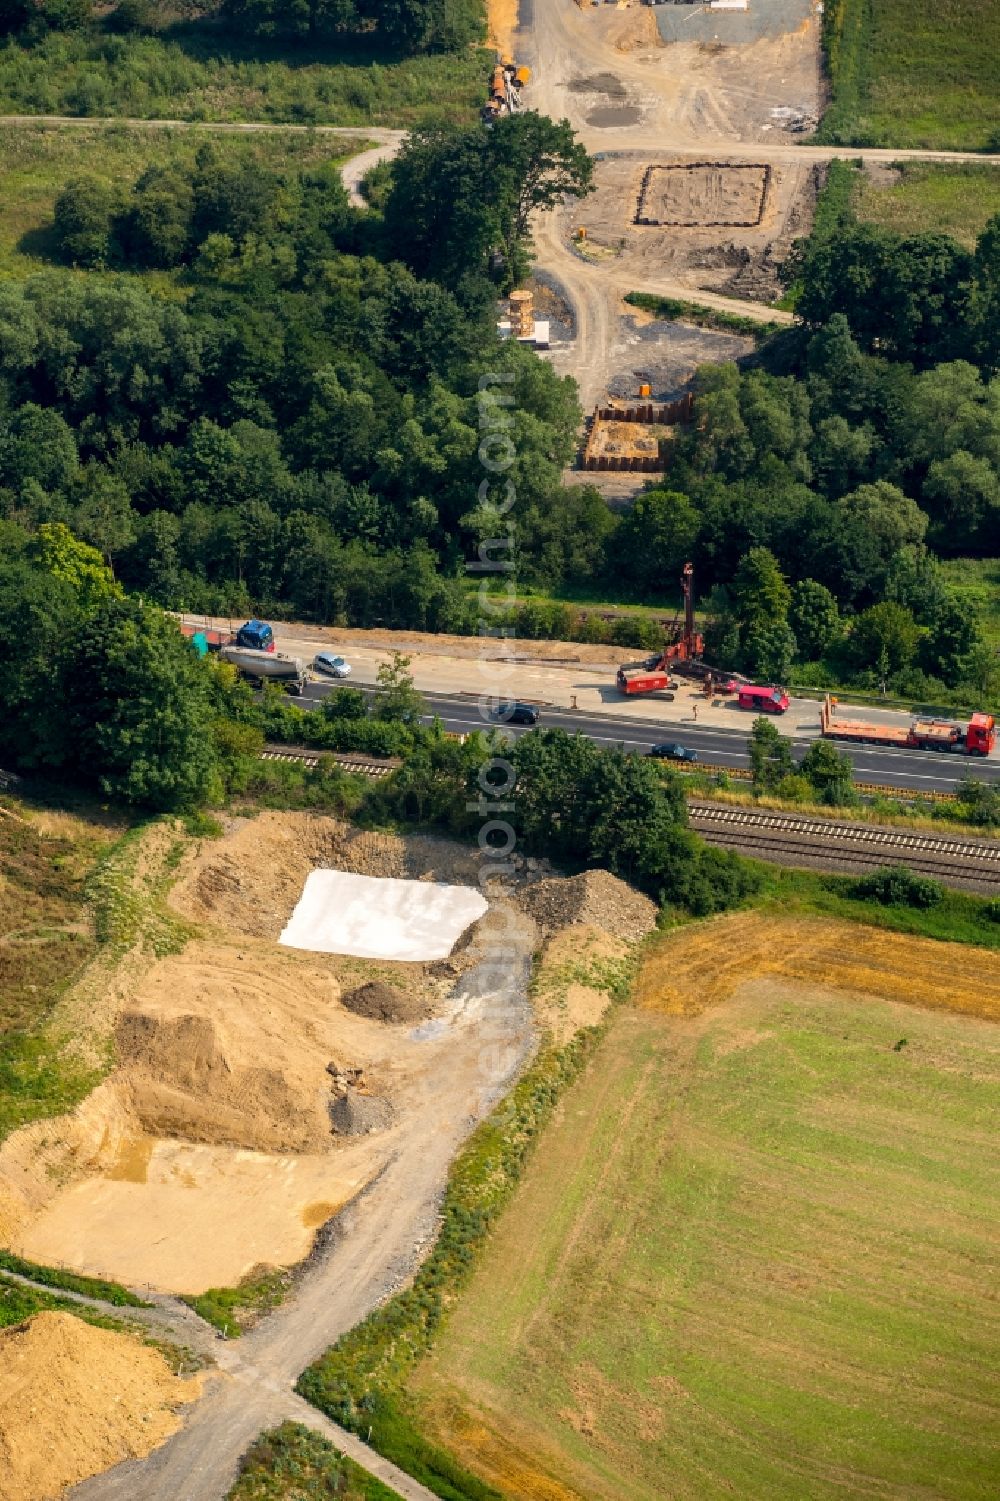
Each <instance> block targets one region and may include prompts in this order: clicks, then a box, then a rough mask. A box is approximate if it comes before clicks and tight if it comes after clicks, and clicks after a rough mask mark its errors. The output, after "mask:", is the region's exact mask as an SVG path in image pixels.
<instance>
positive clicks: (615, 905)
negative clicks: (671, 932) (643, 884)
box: [520, 870, 657, 943]
mask: <svg viewBox="0 0 1000 1501" xmlns="http://www.w3.org/2000/svg"><path fill="white" fill-rule="evenodd" d="M520 901H521V904H522V906H523V907H524V908H525V910H526V911H527V913H528V914H529V916H531V917H532V918H534V920H535V922H536V923H537V924H538V926H539V927H540V928H541V929H542V931H543V932H544V933H546V934H549V933H555V932H557V931H558V929H560V928H565V927H569V926H570V925H571V924H576V923H584V924H588V925H590V926H591V927H594V928H600V929H601V931H602V932H604V933H610V934H612V935H613V936H614V937H615V938H624V939H625V940H626V941H627V942H630V943H632V942H635V941H636V940H637V939H639V938H644V937H645V935H646V934H647V933H651V932H652V931H653V929H654V928H655V926H656V916H657V908H656V903H655V902H651V901H650V899H649V897H648V896H643V895H642V893H641V892H640V891H636V890H635V889H634V888H633V887H631V886H629V885H627V884H626V882H625V881H620V880H619V879H618V877H617V876H613V875H612V874H611V873H610V871H607V870H585V871H583V872H582V873H581V874H580V875H578V876H570V877H569V878H568V879H565V880H559V879H555V880H551V881H536V882H535V883H534V884H533V885H531V886H527V887H525V888H524V890H523V891H522V892H521V893H520Z"/></svg>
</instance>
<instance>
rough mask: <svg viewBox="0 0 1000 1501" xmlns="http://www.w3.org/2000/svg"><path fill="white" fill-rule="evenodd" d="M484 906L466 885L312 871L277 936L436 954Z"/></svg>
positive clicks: (319, 944)
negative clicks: (283, 928)
mask: <svg viewBox="0 0 1000 1501" xmlns="http://www.w3.org/2000/svg"><path fill="white" fill-rule="evenodd" d="M485 911H486V901H485V899H484V898H483V896H482V894H481V893H480V892H478V891H477V890H476V888H475V887H474V886H447V885H445V883H444V882H442V881H401V880H395V879H388V878H384V879H383V878H381V877H378V876H352V875H349V874H348V872H347V871H344V870H314V871H311V872H310V874H309V876H308V878H307V880H306V884H305V887H304V889H303V892H302V895H301V896H300V897H299V901H298V905H297V906H296V908H295V911H294V912H293V913H292V915H291V918H290V919H289V922H288V926H287V927H286V928H285V931H284V932H283V933H282V935H281V938H280V939H279V940H278V941H279V942H280V943H283V944H285V945H286V947H287V948H290V949H311V950H312V951H313V952H314V953H319V954H350V955H351V956H352V957H354V958H356V959H444V958H445V957H446V956H447V955H448V954H450V953H451V951H452V949H453V948H454V946H455V943H456V941H457V940H458V939H459V938H460V937H461V935H462V934H463V933H464V932H465V930H466V928H467V927H468V926H469V924H470V923H473V922H475V921H476V919H477V918H480V917H482V915H483V913H484V912H485Z"/></svg>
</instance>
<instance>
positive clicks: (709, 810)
mask: <svg viewBox="0 0 1000 1501" xmlns="http://www.w3.org/2000/svg"><path fill="white" fill-rule="evenodd" d="M688 816H689V820H690V825H691V828H692V829H694V830H695V831H696V832H697V833H698V834H700V835H701V836H702V838H703V839H705V840H706V841H707V842H708V843H709V844H714V845H718V846H721V847H723V848H727V849H737V850H740V851H741V852H742V853H743V854H752V855H755V856H757V858H758V859H762V860H769V861H772V862H773V863H774V864H777V865H801V866H807V867H809V866H811V867H816V868H820V869H824V870H830V871H857V872H858V873H860V874H863V873H864V872H865V871H869V870H874V869H877V868H878V867H879V866H884V865H907V866H909V867H910V868H911V869H912V870H916V871H919V872H920V873H921V874H922V875H928V876H934V877H935V879H937V880H939V881H941V882H943V883H944V884H945V885H947V886H957V887H959V888H962V889H964V890H969V891H978V892H980V893H987V894H992V893H996V892H998V891H1000V842H997V841H993V840H988V839H947V838H941V837H939V836H937V835H935V834H910V833H907V832H906V831H905V830H902V829H885V828H873V827H872V826H871V825H867V824H851V823H840V822H837V821H835V820H833V819H819V818H804V817H796V815H795V814H787V813H774V812H770V811H765V810H762V809H761V810H757V809H753V808H733V807H730V806H728V805H725V804H720V803H701V802H692V803H689V805H688Z"/></svg>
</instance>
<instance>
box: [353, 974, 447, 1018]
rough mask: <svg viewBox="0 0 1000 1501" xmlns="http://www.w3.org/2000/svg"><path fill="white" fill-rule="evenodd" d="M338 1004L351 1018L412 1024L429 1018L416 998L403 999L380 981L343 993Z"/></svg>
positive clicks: (397, 992)
mask: <svg viewBox="0 0 1000 1501" xmlns="http://www.w3.org/2000/svg"><path fill="white" fill-rule="evenodd" d="M340 1000H341V1004H342V1005H344V1006H346V1007H347V1009H348V1011H353V1012H354V1014H355V1016H367V1017H368V1018H369V1019H370V1020H371V1021H378V1022H415V1021H423V1020H424V1018H425V1017H427V1016H429V1015H430V1008H429V1007H428V1006H427V1005H426V1004H425V1003H424V1002H423V1001H421V1000H420V998H419V997H418V996H414V995H407V994H406V993H405V992H404V991H402V990H397V989H396V987H395V985H387V984H386V983H385V982H384V981H383V980H369V981H368V983H367V984H366V985H358V986H356V987H355V988H354V989H353V990H345V991H344V993H343V995H342V996H341V997H340Z"/></svg>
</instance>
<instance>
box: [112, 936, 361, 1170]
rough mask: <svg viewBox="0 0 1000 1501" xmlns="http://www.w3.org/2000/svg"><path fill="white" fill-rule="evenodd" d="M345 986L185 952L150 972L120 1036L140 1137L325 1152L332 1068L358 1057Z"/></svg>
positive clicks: (207, 948) (221, 951) (191, 948)
mask: <svg viewBox="0 0 1000 1501" xmlns="http://www.w3.org/2000/svg"><path fill="white" fill-rule="evenodd" d="M339 995H340V987H339V985H338V983H337V980H336V978H335V976H334V975H332V974H330V973H328V972H325V971H323V970H315V969H313V968H312V966H311V965H300V966H296V965H295V964H294V963H293V964H292V965H290V966H289V965H284V964H282V963H281V961H280V960H279V959H278V958H277V956H275V957H274V958H269V959H268V963H267V966H266V968H265V969H263V970H262V966H261V963H260V956H259V955H256V954H254V953H251V952H248V951H245V950H242V949H238V948H227V947H225V946H222V947H220V946H218V945H214V944H203V943H194V944H189V945H188V947H187V948H186V949H185V950H184V952H183V953H182V954H175V955H171V956H170V957H168V958H166V959H163V960H161V961H160V963H159V964H158V965H156V967H155V968H154V969H153V970H152V971H151V972H150V973H149V975H147V977H146V979H145V981H144V982H143V984H142V985H141V987H140V988H139V991H138V994H137V996H136V998H135V1001H134V1003H133V1005H132V1006H130V1007H129V1008H128V1009H127V1010H126V1011H125V1012H124V1013H123V1014H122V1016H121V1018H120V1020H119V1022H118V1027H117V1031H116V1042H117V1047H118V1056H119V1060H120V1063H121V1072H120V1074H119V1076H118V1077H119V1080H120V1082H121V1084H122V1086H123V1089H125V1090H127V1091H128V1098H129V1101H130V1105H131V1110H132V1113H133V1115H134V1116H135V1118H136V1119H137V1120H138V1121H139V1123H140V1125H141V1127H142V1129H143V1131H145V1132H147V1133H148V1134H149V1135H151V1136H170V1137H176V1138H178V1139H180V1140H182V1141H198V1142H210V1143H214V1144H217V1145H229V1146H238V1147H245V1148H247V1149H250V1150H256V1151H267V1152H309V1151H322V1150H323V1149H324V1147H325V1146H327V1145H328V1144H329V1137H330V1127H329V1121H328V1119H327V1114H326V1107H327V1104H328V1097H329V1084H330V1081H329V1078H328V1076H327V1075H326V1072H325V1062H326V1059H327V1058H328V1057H329V1056H330V1052H331V1051H333V1050H334V1048H336V1050H337V1051H338V1052H339V1053H340V1054H341V1055H342V1056H343V1060H344V1063H345V1065H347V1066H349V1065H350V1064H351V1063H352V1062H353V1061H354V1060H353V1057H352V1053H353V1049H352V1046H351V1041H350V1037H349V1036H344V1028H343V1025H338V1023H337V1018H340V1020H341V1023H343V1022H345V1021H346V1019H345V1018H344V1015H343V1012H342V1011H341V1010H340V1008H339V1007H338V1006H337V1004H336V1003H337V1001H338V999H339Z"/></svg>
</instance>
